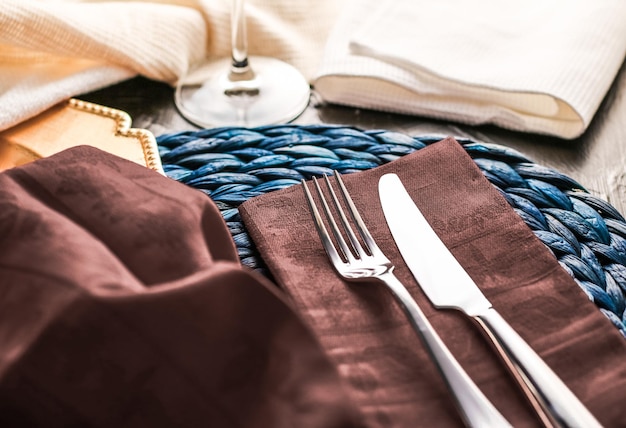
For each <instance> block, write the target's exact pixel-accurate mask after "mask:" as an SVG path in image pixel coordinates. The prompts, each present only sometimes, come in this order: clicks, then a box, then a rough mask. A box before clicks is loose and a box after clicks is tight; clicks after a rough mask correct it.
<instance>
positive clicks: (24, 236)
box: [0, 147, 360, 428]
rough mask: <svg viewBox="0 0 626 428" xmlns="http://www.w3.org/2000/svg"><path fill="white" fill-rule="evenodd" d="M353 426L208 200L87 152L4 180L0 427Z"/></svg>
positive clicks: (326, 367)
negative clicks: (243, 262) (243, 261)
mask: <svg viewBox="0 0 626 428" xmlns="http://www.w3.org/2000/svg"><path fill="white" fill-rule="evenodd" d="M359 420H360V415H359V413H358V411H357V410H356V408H355V406H354V405H353V404H352V403H351V401H350V398H349V397H348V395H347V394H346V392H345V389H344V387H343V385H342V383H341V380H340V378H339V376H338V374H337V371H336V368H335V367H334V366H333V365H332V364H331V363H330V361H329V359H328V357H327V356H326V355H325V353H324V351H323V349H322V348H321V347H320V346H319V343H318V342H317V340H316V339H315V337H314V336H313V335H312V334H311V332H310V330H309V329H308V327H307V326H306V325H305V324H304V322H302V320H301V319H300V318H299V316H298V315H297V314H296V313H295V312H294V311H293V310H292V309H291V307H290V306H289V305H288V304H287V303H286V302H285V301H284V299H283V298H282V297H281V296H280V295H279V290H278V289H277V288H276V287H275V285H273V284H271V283H270V282H269V281H267V280H265V279H264V278H261V277H260V276H258V275H256V274H254V273H252V272H250V271H247V270H245V269H244V268H242V267H241V266H240V265H239V263H238V258H237V253H236V249H235V246H234V243H233V241H232V238H231V236H230V234H229V233H228V230H227V228H226V225H225V223H224V221H223V219H222V217H221V216H220V213H219V211H218V209H217V207H216V206H215V204H214V203H213V202H212V201H211V200H210V199H208V198H207V197H206V196H205V195H203V194H202V193H200V192H198V191H196V190H192V189H190V188H188V187H186V186H184V185H182V184H180V183H177V182H175V181H173V180H170V179H168V178H166V177H163V176H161V175H159V174H158V173H155V172H153V171H150V170H148V169H146V168H143V167H141V166H139V165H136V164H134V163H132V162H129V161H126V160H123V159H121V158H118V157H115V156H113V155H110V154H107V153H105V152H102V151H99V150H97V149H94V148H90V147H77V148H74V149H70V150H67V151H65V152H62V153H60V154H58V155H55V156H52V157H50V158H48V159H43V160H39V161H36V162H34V163H32V164H29V165H26V166H23V167H19V168H14V169H11V170H8V171H6V172H4V173H2V174H0V426H3V427H70V426H72V427H78V426H80V427H88V426H94V427H96V426H97V427H141V428H145V427H151V428H153V427H168V428H169V427H194V428H195V427H209V426H210V427H296V426H297V427H344V426H357V425H358V424H359Z"/></svg>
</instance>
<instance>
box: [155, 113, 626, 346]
mask: <svg viewBox="0 0 626 428" xmlns="http://www.w3.org/2000/svg"><path fill="white" fill-rule="evenodd" d="M440 139H441V137H435V136H419V137H412V136H408V135H406V134H402V133H397V132H391V131H386V130H371V131H363V130H359V129H355V128H349V127H340V126H326V125H311V126H297V125H289V126H271V127H262V128H256V129H244V128H216V129H207V130H201V131H189V132H181V133H176V134H167V135H162V136H159V137H158V138H157V143H158V145H159V151H160V154H161V159H162V162H163V167H164V169H165V172H166V174H167V175H168V176H169V177H171V178H173V179H175V180H178V181H180V182H182V183H185V184H186V185H188V186H191V187H193V188H196V189H198V190H200V191H202V192H204V193H206V194H207V195H208V196H209V197H211V198H212V199H213V200H214V201H215V202H216V203H217V205H218V206H219V208H220V210H221V211H222V215H223V216H224V218H225V220H226V222H227V224H228V226H229V229H230V231H231V234H232V236H233V239H234V240H235V243H236V245H237V248H238V251H239V256H240V259H241V261H242V263H243V264H245V265H247V266H250V267H252V268H254V269H257V270H260V271H261V272H263V273H265V274H268V273H267V272H266V271H265V268H264V266H263V262H262V260H261V258H260V257H259V256H258V253H257V252H256V250H255V248H254V244H253V243H252V242H251V241H250V239H249V237H248V235H247V233H246V231H245V228H244V226H243V224H242V222H241V220H240V218H239V213H238V210H237V207H238V206H239V204H241V203H242V202H244V201H245V200H247V199H249V198H251V197H254V196H258V195H261V194H264V193H267V192H270V191H273V190H277V189H281V188H284V187H287V186H291V185H293V184H297V183H299V182H300V179H302V178H305V179H308V178H311V177H312V176H321V175H323V174H331V173H332V171H333V170H337V171H339V172H341V173H342V174H349V173H352V172H356V171H361V170H366V169H369V168H374V167H376V166H378V165H381V164H384V163H387V162H391V161H393V160H394V159H397V158H398V157H400V156H404V155H406V154H408V153H411V152H414V151H415V150H419V149H421V148H423V147H425V146H427V145H428V144H432V143H434V142H436V141H439V140H440ZM457 140H458V141H459V142H460V143H461V144H462V145H463V147H464V148H465V150H466V152H467V153H468V154H469V155H470V156H471V157H472V159H473V160H474V162H475V163H476V165H477V166H478V167H479V168H480V169H481V171H482V172H483V174H484V175H485V177H486V178H487V179H488V180H489V181H490V182H491V183H492V184H493V185H494V186H495V187H496V188H497V189H498V190H499V191H500V192H501V193H502V195H503V196H504V197H505V198H506V200H507V201H508V202H509V203H510V204H511V206H512V207H513V209H514V210H515V211H516V212H517V213H518V214H519V215H520V217H521V218H522V219H523V220H524V221H525V222H526V224H527V225H528V226H529V227H530V228H531V229H532V230H533V231H534V233H535V234H536V235H537V237H538V238H539V239H540V240H541V241H542V242H543V243H544V244H545V245H546V246H547V247H548V248H549V249H550V250H551V251H552V253H553V254H554V255H555V257H556V258H557V259H558V261H559V263H560V264H561V265H562V266H563V268H565V269H566V270H567V271H568V272H569V273H570V275H571V276H572V277H573V278H574V279H575V280H576V282H577V283H578V285H579V286H580V287H581V288H582V289H583V290H584V291H585V292H586V293H587V295H588V296H589V298H590V299H591V300H592V301H593V302H594V303H595V304H596V305H597V306H598V308H599V309H600V311H602V312H603V313H604V314H605V315H606V316H607V317H608V318H609V319H610V320H611V321H612V323H613V324H614V325H615V326H616V327H617V328H618V329H619V330H620V332H621V333H622V334H623V335H624V336H626V325H625V322H626V313H625V309H626V299H625V293H626V267H625V266H624V265H625V264H626V222H625V220H624V217H622V215H621V214H620V213H619V212H617V210H616V209H615V208H614V207H612V206H611V205H610V204H608V203H607V202H605V201H603V200H601V199H598V198H596V197H594V196H592V195H591V194H589V192H587V191H586V190H585V189H584V188H583V187H582V186H581V185H580V184H578V183H577V182H576V181H574V180H572V179H571V178H569V177H567V176H565V175H563V174H561V173H559V172H558V171H555V170H553V169H550V168H546V167H543V166H540V165H538V164H536V163H534V162H532V161H531V160H530V159H528V158H526V157H525V156H523V155H522V154H520V153H519V152H517V151H515V150H512V149H510V148H507V147H504V146H500V145H494V144H484V143H477V142H473V141H470V140H466V139H457ZM512 245H514V243H512Z"/></svg>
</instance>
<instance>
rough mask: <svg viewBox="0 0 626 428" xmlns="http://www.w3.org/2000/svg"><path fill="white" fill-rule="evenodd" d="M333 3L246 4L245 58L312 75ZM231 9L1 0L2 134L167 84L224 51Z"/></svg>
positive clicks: (196, 3) (175, 0)
mask: <svg viewBox="0 0 626 428" xmlns="http://www.w3.org/2000/svg"><path fill="white" fill-rule="evenodd" d="M339 3H340V2H333V1H332V0H319V1H316V2H315V4H312V3H310V2H306V1H301V0H247V2H246V13H247V15H248V36H249V50H250V53H251V54H253V55H271V56H275V57H279V58H281V59H283V60H285V61H288V62H290V63H291V64H292V65H294V66H296V67H298V68H299V69H300V70H301V71H302V72H303V73H304V74H305V75H306V76H307V78H310V77H311V75H312V72H313V71H314V70H315V67H316V66H317V64H316V60H317V59H318V58H319V57H320V56H321V50H322V49H323V45H324V42H325V39H326V38H325V36H324V35H325V34H326V33H327V32H328V31H329V29H330V27H331V26H332V24H333V22H334V21H333V19H332V18H333V17H334V16H335V15H336V9H337V8H339ZM230 9H231V2H230V1H228V0H204V1H203V0H169V1H167V0H162V1H159V0H153V1H142V2H128V1H99V0H91V1H90V0H83V1H81V0H3V1H2V6H1V7H0V130H2V129H6V128H9V127H10V126H13V125H15V124H17V123H19V122H21V121H23V120H25V119H28V118H30V117H33V116H35V115H37V114H38V113H40V112H42V111H44V110H46V109H47V108H49V107H51V106H52V105H54V104H56V103H58V102H60V101H62V100H64V99H67V98H70V97H72V96H76V95H79V94H81V93H85V92H88V91H91V90H95V89H99V88H102V87H105V86H108V85H110V84H113V83H116V82H119V81H121V80H124V79H127V78H129V77H132V76H134V75H137V74H141V75H143V76H146V77H148V78H150V79H154V80H159V81H164V82H168V83H170V84H175V82H176V80H177V79H178V78H179V77H180V76H181V75H182V74H183V73H184V72H185V71H186V70H187V69H188V68H189V67H190V66H192V65H194V64H195V63H197V62H199V61H202V60H204V59H205V58H206V57H207V56H224V55H228V54H229V49H230ZM312 35H315V36H314V37H312Z"/></svg>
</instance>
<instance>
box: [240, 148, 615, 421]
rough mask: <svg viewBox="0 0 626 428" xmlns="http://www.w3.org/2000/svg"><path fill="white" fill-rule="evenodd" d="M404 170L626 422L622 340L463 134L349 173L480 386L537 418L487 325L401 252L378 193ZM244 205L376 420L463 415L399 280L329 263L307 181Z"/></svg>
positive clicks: (584, 381) (524, 317) (521, 315)
mask: <svg viewBox="0 0 626 428" xmlns="http://www.w3.org/2000/svg"><path fill="white" fill-rule="evenodd" d="M388 172H395V173H396V174H398V176H399V177H400V179H401V180H402V181H403V183H404V184H405V186H406V187H407V190H408V192H409V194H411V196H412V197H413V199H414V200H415V201H416V203H417V204H418V205H419V207H420V209H421V210H422V212H423V213H424V215H425V216H426V218H428V219H429V220H430V221H431V222H432V224H433V225H434V228H435V230H436V231H437V233H439V234H440V236H441V237H442V239H443V241H444V242H445V243H446V244H447V246H448V247H449V248H450V249H451V251H452V252H453V253H454V254H455V256H456V257H457V259H458V260H459V261H460V262H461V264H462V265H464V267H465V268H466V270H467V271H468V273H469V274H470V276H471V277H472V278H473V279H474V280H475V281H476V283H477V284H478V285H479V287H480V288H481V289H482V290H483V291H484V293H485V295H486V296H487V298H489V299H490V300H491V302H492V303H493V306H494V307H495V308H496V309H497V310H498V311H499V312H500V313H501V314H502V316H503V317H504V318H505V319H506V320H507V321H508V322H509V323H510V324H511V325H512V326H513V328H515V329H516V330H517V332H518V333H519V334H520V335H521V336H522V337H523V338H525V339H526V340H527V341H528V343H529V344H530V345H531V346H532V347H533V348H534V349H535V350H536V351H537V352H538V353H539V354H540V355H541V356H542V357H543V358H544V359H545V361H546V362H547V364H548V365H549V366H551V367H552V368H553V370H554V371H555V372H556V373H557V374H558V375H559V376H560V377H561V378H562V379H563V381H564V382H565V383H566V384H567V385H568V386H569V387H570V388H571V389H572V391H573V392H574V393H575V394H576V395H577V396H578V397H579V398H580V399H581V400H582V401H583V402H584V403H585V404H586V405H587V406H588V407H589V409H590V410H591V411H592V412H593V413H594V415H595V416H596V417H597V418H598V419H599V420H600V422H602V423H603V424H605V425H606V426H608V427H616V426H623V425H624V423H625V421H626V406H624V405H623V401H624V398H625V397H626V341H625V340H624V338H623V337H622V336H621V334H620V333H619V332H618V331H617V330H616V329H615V328H614V327H613V325H612V324H611V323H610V322H609V321H608V320H607V319H606V318H605V317H604V315H602V314H601V312H600V311H599V310H598V308H597V307H596V306H595V305H594V304H593V303H592V302H590V301H589V299H588V298H587V296H586V295H585V294H584V292H583V291H582V290H581V289H580V288H579V286H578V285H577V284H576V283H575V282H574V280H573V279H572V278H571V277H570V276H569V275H568V274H567V273H566V272H565V270H563V269H562V268H561V266H560V265H559V263H558V262H557V260H556V259H555V258H554V256H553V255H552V254H551V253H550V252H549V250H548V249H547V248H546V247H545V246H544V245H543V244H542V243H541V242H540V241H539V240H538V239H537V238H536V237H535V235H534V234H533V233H532V231H531V230H530V229H529V228H528V227H527V226H526V224H525V223H524V222H523V221H522V219H521V218H520V217H519V216H518V215H517V214H516V213H515V212H514V211H513V209H512V208H511V207H510V206H509V205H508V204H507V203H506V201H505V200H504V198H503V197H502V196H501V195H500V194H499V193H498V192H497V190H496V189H495V188H494V187H493V186H492V185H491V184H490V183H489V182H488V181H487V180H486V179H485V177H484V176H483V175H482V173H481V172H480V170H479V169H478V168H477V166H476V165H475V164H474V162H473V161H472V159H471V158H470V157H469V156H468V155H467V153H466V152H465V151H464V150H463V148H462V147H461V146H460V145H459V144H458V143H457V142H456V141H454V140H453V139H451V138H450V139H447V140H444V141H442V142H439V143H435V144H433V145H432V146H430V147H427V148H424V149H422V150H419V151H418V152H416V153H413V154H411V155H407V156H404V157H402V158H401V159H398V160H396V161H394V162H391V163H389V164H386V165H384V166H381V167H378V168H375V169H372V170H368V171H365V172H359V173H355V174H350V175H344V177H343V178H344V181H345V183H346V186H347V187H348V190H349V191H350V192H351V195H352V197H353V199H354V201H355V204H356V205H357V207H358V208H359V210H360V212H361V214H362V216H363V218H364V220H365V223H366V224H367V225H368V227H369V229H370V231H371V232H372V234H373V235H374V238H375V239H376V240H377V242H378V244H379V245H380V247H381V248H382V250H383V252H384V253H385V254H386V255H387V256H388V257H389V258H390V259H391V261H392V262H393V263H394V264H396V266H397V269H396V273H397V276H398V277H399V279H400V280H401V281H402V282H403V283H404V284H406V286H407V288H408V289H409V291H410V293H411V294H412V295H413V297H414V298H415V299H416V300H417V302H418V304H420V306H421V307H422V308H423V310H424V312H425V313H426V315H427V316H428V318H429V319H430V320H431V322H432V324H433V325H434V327H435V328H436V329H437V330H438V332H439V333H440V335H441V336H442V338H443V339H444V341H445V342H446V343H447V345H448V346H449V347H450V349H451V351H452V352H453V354H455V355H456V356H457V358H458V360H459V361H460V362H461V364H462V365H463V366H464V367H465V368H466V370H467V372H468V373H469V375H470V376H471V377H472V378H473V379H474V380H475V382H476V383H477V384H478V386H479V387H480V388H481V389H482V390H483V391H484V392H485V394H486V395H487V396H488V397H489V398H490V399H491V400H492V401H493V403H494V404H495V405H496V407H498V408H499V409H500V411H501V412H502V413H503V414H504V416H505V417H506V418H507V419H508V420H509V421H510V422H511V423H512V424H513V425H514V426H516V427H526V426H535V425H536V424H537V423H538V422H537V419H536V418H535V417H534V416H533V415H532V413H531V412H530V410H529V409H530V408H529V406H528V405H527V404H526V403H525V401H524V397H523V396H522V395H521V393H520V392H519V390H518V389H517V388H516V386H514V384H513V383H512V381H511V378H510V377H509V375H508V374H507V373H506V372H505V371H504V369H503V365H502V364H501V363H500V361H499V360H498V359H497V357H496V356H495V352H494V351H493V350H492V349H491V348H490V346H489V345H488V344H487V342H486V340H485V339H484V338H483V337H482V335H481V333H480V332H479V330H478V328H477V327H476V326H475V325H473V324H472V322H471V321H470V320H468V319H467V318H465V317H464V315H462V314H461V313H460V312H456V311H451V310H436V309H434V307H433V306H432V305H431V304H430V303H429V301H428V300H427V298H426V297H425V296H424V294H423V293H422V292H421V290H420V289H419V287H418V285H417V283H416V281H415V280H414V279H413V277H412V276H411V274H410V271H409V270H408V268H407V267H406V265H405V264H404V263H403V261H402V257H401V256H400V254H399V252H398V250H397V248H396V247H395V244H394V242H393V239H392V237H391V234H390V232H389V229H388V228H387V226H386V223H385V220H384V215H383V213H382V209H381V207H380V202H379V199H378V190H377V184H378V178H379V177H380V176H381V175H383V174H384V173H388ZM240 212H241V214H242V217H243V219H244V222H245V224H246V227H247V229H248V230H249V232H250V234H251V236H252V238H253V240H254V242H255V243H256V246H257V248H258V249H259V251H260V252H261V254H262V256H263V258H264V260H265V261H266V262H267V264H268V267H269V269H270V270H271V272H272V274H273V276H274V278H275V281H276V282H277V283H278V285H279V286H280V287H281V288H282V290H284V291H285V292H286V293H287V294H288V295H289V296H290V297H291V299H292V301H293V302H294V304H295V306H296V308H298V310H299V311H300V312H301V313H302V315H303V316H304V317H305V318H306V320H307V321H308V322H309V324H310V325H311V326H312V328H313V330H314V331H315V333H316V335H317V336H318V338H319V339H320V341H321V343H322V345H323V347H324V348H325V349H326V351H327V353H328V355H330V357H331V359H332V360H333V362H334V364H335V365H336V366H337V367H338V369H339V372H340V374H341V376H342V378H343V379H344V381H345V382H346V383H347V384H348V385H349V392H350V394H351V396H352V398H353V399H354V400H355V401H356V403H357V404H358V406H359V408H360V409H361V410H362V412H363V413H364V414H365V416H366V422H367V424H368V426H372V427H388V426H393V427H409V426H424V427H452V426H461V425H462V422H461V419H460V418H459V416H458V414H457V412H456V411H455V408H454V406H453V403H452V400H451V398H450V396H449V395H448V393H447V391H446V389H445V386H444V383H443V381H442V380H441V378H439V377H438V375H437V373H436V371H435V369H434V365H433V364H432V362H431V361H430V360H429V357H428V356H427V353H426V352H425V349H424V348H423V346H422V345H421V343H420V341H419V340H418V338H417V335H416V334H415V333H414V332H413V331H412V330H411V328H410V327H409V325H408V323H407V321H406V319H405V318H404V315H403V313H402V312H401V311H400V309H399V308H398V307H397V305H396V303H395V302H394V301H393V299H392V297H391V295H390V293H389V292H388V291H387V290H385V289H384V287H382V286H381V285H377V284H371V285H370V284H365V285H361V284H354V283H350V284H349V283H346V282H344V281H342V280H341V279H339V277H338V276H337V275H336V274H335V272H334V271H333V270H332V268H331V267H330V264H329V262H328V260H327V257H326V254H325V253H324V250H323V248H322V246H321V243H320V240H319V238H318V236H317V234H316V232H315V229H314V227H313V222H312V220H311V216H310V214H309V212H308V207H307V204H306V202H305V199H304V195H303V191H302V188H301V185H298V186H293V187H290V188H288V189H284V190H281V191H278V192H275V193H271V194H267V195H264V196H261V197H258V198H254V199H251V200H249V201H247V202H245V203H244V204H243V205H242V206H241V208H240Z"/></svg>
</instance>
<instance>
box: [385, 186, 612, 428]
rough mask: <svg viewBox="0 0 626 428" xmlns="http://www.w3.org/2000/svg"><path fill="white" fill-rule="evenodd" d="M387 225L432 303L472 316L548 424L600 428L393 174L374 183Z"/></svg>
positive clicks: (544, 421)
mask: <svg viewBox="0 0 626 428" xmlns="http://www.w3.org/2000/svg"><path fill="white" fill-rule="evenodd" d="M378 191H379V196H380V202H381V205H382V208H383V213H384V215H385V219H386V221H387V225H388V226H389V229H390V230H391V234H392V236H393V238H394V240H395V243H396V245H397V247H398V249H399V250H400V253H401V254H402V257H403V259H404V261H405V263H406V264H407V266H408V267H409V269H410V270H411V273H412V274H413V276H414V277H415V279H416V280H417V282H418V283H419V285H420V287H421V289H422V290H423V291H424V293H425V294H426V296H427V297H428V298H429V300H430V301H431V302H432V304H433V305H434V306H435V307H437V308H448V309H456V310H459V311H461V312H463V313H465V314H466V315H467V316H469V317H471V318H472V319H474V320H475V321H476V322H477V324H478V325H479V326H480V327H481V328H482V329H483V331H484V333H485V336H486V337H487V338H488V339H489V340H491V341H492V343H493V345H494V347H495V348H496V350H497V351H498V352H499V353H500V356H501V357H502V358H503V360H504V362H505V364H506V365H507V367H508V368H509V369H510V370H512V371H513V373H512V374H513V377H514V378H515V379H516V380H517V381H518V382H519V384H520V387H521V388H522V391H523V392H524V393H525V394H527V397H528V398H529V401H530V402H531V404H532V405H533V406H534V407H535V409H536V410H538V411H539V413H540V415H539V416H540V418H541V419H542V422H543V423H544V424H545V425H547V426H562V427H581V428H583V427H584V428H589V427H599V426H601V425H600V423H599V422H598V421H597V420H596V418H595V417H594V416H593V415H592V414H591V412H589V410H588V409H587V408H586V407H585V406H584V405H583V404H582V403H581V402H580V400H579V399H578V398H577V397H576V396H575V395H574V393H573V392H572V391H571V390H570V389H569V388H568V387H567V386H566V385H565V383H563V381H562V380H561V379H560V378H559V377H558V376H557V375H556V373H554V371H552V369H551V368H550V367H549V366H548V365H547V364H546V363H545V362H544V361H543V360H542V359H541V357H540V356H539V355H538V354H537V353H536V352H535V351H534V350H533V349H532V348H531V347H530V345H528V344H527V343H526V341H524V339H523V338H522V337H521V336H520V335H519V334H518V333H517V332H516V331H515V330H514V329H513V328H512V327H511V326H510V325H509V324H508V323H507V322H506V320H505V319H504V318H503V317H502V316H501V315H500V314H499V313H498V312H497V311H496V310H495V309H494V308H493V306H492V304H491V303H490V302H489V300H488V299H487V298H486V297H485V295H484V294H483V292H482V291H481V290H480V288H479V287H478V286H477V285H476V284H475V283H474V281H473V280H472V278H471V277H470V276H469V274H468V273H467V272H466V271H465V269H464V268H463V266H461V264H460V263H459V262H458V261H457V260H456V258H455V257H454V255H453V254H452V253H451V252H450V250H448V248H447V247H446V245H445V244H444V243H443V241H441V239H440V238H439V236H438V235H437V233H436V232H435V231H434V230H433V228H432V227H431V226H430V224H429V223H428V221H427V220H426V218H425V217H424V215H423V214H422V213H421V211H420V210H419V208H418V207H417V205H415V203H414V201H413V199H412V198H411V196H410V195H409V194H408V192H407V191H406V189H405V187H404V185H403V184H402V182H401V181H400V178H399V177H398V176H397V175H396V174H385V175H383V176H382V177H381V178H380V181H379V184H378Z"/></svg>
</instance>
